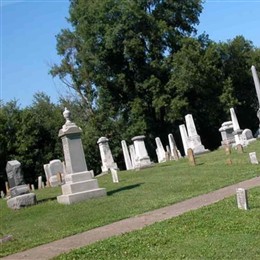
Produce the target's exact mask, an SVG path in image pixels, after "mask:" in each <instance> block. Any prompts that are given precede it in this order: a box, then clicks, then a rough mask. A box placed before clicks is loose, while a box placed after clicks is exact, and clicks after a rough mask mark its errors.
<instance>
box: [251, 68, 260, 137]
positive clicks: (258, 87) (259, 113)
mask: <svg viewBox="0 0 260 260" xmlns="http://www.w3.org/2000/svg"><path fill="white" fill-rule="evenodd" d="M251 71H252V74H253V79H254V84H255V89H256V94H257V99H258V110H257V114H256V115H257V117H258V120H259V122H260V83H259V78H258V75H257V71H256V68H255V66H254V65H253V66H252V67H251ZM255 137H257V138H259V137H260V123H259V127H258V130H257V132H256V134H255Z"/></svg>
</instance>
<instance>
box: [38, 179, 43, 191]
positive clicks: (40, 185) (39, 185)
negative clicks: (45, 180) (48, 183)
mask: <svg viewBox="0 0 260 260" xmlns="http://www.w3.org/2000/svg"><path fill="white" fill-rule="evenodd" d="M41 188H42V176H39V177H38V190H39V189H41Z"/></svg>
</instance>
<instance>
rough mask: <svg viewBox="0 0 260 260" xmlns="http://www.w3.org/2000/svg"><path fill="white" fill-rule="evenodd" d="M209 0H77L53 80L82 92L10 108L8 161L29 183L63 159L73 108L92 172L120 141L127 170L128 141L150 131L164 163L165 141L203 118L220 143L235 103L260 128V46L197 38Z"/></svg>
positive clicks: (205, 132) (3, 116)
mask: <svg viewBox="0 0 260 260" xmlns="http://www.w3.org/2000/svg"><path fill="white" fill-rule="evenodd" d="M202 10H203V5H202V1H199V0H190V1H172V0H164V1H162V0H152V1H151V0H149V1H147V0H131V1H129V0H121V1H117V0H96V1H91V0H72V1H71V4H70V10H69V17H68V21H69V23H70V25H71V27H70V28H69V29H62V30H61V32H60V33H59V34H58V35H57V52H58V54H59V55H60V56H61V58H62V59H61V62H60V63H59V64H54V65H53V66H52V67H51V70H50V74H51V75H52V76H53V77H59V78H60V79H61V80H62V82H63V83H64V85H65V86H66V87H68V88H70V89H72V90H73V91H74V92H75V93H77V95H78V97H77V98H76V99H73V98H71V99H70V98H68V99H61V101H60V102H59V103H58V104H52V103H51V102H50V99H49V97H48V96H46V95H45V94H42V93H38V94H36V95H35V97H34V101H33V103H32V105H31V106H30V107H26V108H24V109H20V108H19V106H17V103H16V102H15V101H12V102H9V103H6V104H2V105H1V110H0V142H1V150H0V153H1V162H0V174H1V176H3V175H4V167H5V164H6V161H7V160H9V159H10V158H14V157H15V158H16V159H18V160H20V161H21V162H22V164H23V169H24V173H25V177H26V179H27V181H28V182H34V181H35V179H36V177H37V176H38V175H42V174H43V168H42V165H43V164H44V163H47V162H48V161H49V160H51V159H53V158H61V157H62V151H61V143H60V140H59V139H58V137H57V133H58V130H59V128H60V127H61V126H62V125H63V123H64V122H63V121H64V120H63V118H62V116H61V115H62V110H63V108H64V106H67V107H68V108H69V109H70V110H71V111H72V115H73V119H74V121H75V122H76V123H77V124H78V125H79V126H80V127H82V128H83V136H82V139H83V144H84V149H85V155H86V161H87V164H88V166H89V168H90V169H93V170H94V171H95V172H96V173H98V172H99V171H100V156H99V151H98V147H97V144H96V141H97V140H98V138H99V137H101V136H106V137H108V138H109V139H110V146H111V150H112V152H113V155H114V157H115V161H117V163H118V164H119V166H120V167H121V169H123V168H124V163H123V155H122V151H121V145H120V141H121V140H126V141H127V142H128V143H130V141H131V138H132V137H133V136H135V135H140V134H144V135H145V136H146V144H147V148H148V151H149V154H150V156H151V157H152V159H153V160H155V159H156V154H155V142H154V139H155V137H157V136H159V137H161V139H162V142H163V144H166V141H167V135H168V134H169V133H173V135H174V137H175V138H176V141H177V145H178V146H179V147H180V148H181V146H182V145H181V140H180V134H179V128H178V126H179V125H180V124H182V123H183V122H184V116H185V115H186V114H188V113H191V114H192V115H193V118H194V120H195V124H196V127H197V130H198V133H199V134H200V136H201V138H202V142H203V144H204V145H205V147H206V148H209V149H215V148H217V147H218V146H219V144H220V134H219V132H218V129H219V127H220V126H221V124H222V123H223V122H224V121H228V120H230V115H229V108H231V107H234V108H235V110H236V113H237V116H238V120H239V123H240V126H241V128H242V129H243V128H250V129H252V131H255V130H256V129H257V128H258V123H259V122H258V119H257V117H256V111H257V109H258V102H257V97H256V92H255V87H254V83H253V78H252V75H251V70H250V68H251V66H252V65H255V66H256V68H257V69H258V68H259V69H260V49H259V48H256V47H255V46H254V45H253V43H252V42H251V41H249V40H247V39H245V38H244V37H243V36H237V37H235V38H234V39H232V40H229V41H227V42H218V43H217V42H214V41H212V40H211V39H210V38H209V36H208V35H206V34H202V35H197V34H196V24H198V23H199V15H200V13H201V12H202Z"/></svg>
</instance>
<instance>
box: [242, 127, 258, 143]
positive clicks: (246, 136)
mask: <svg viewBox="0 0 260 260" xmlns="http://www.w3.org/2000/svg"><path fill="white" fill-rule="evenodd" d="M241 141H242V144H243V146H247V145H248V144H250V143H252V142H254V141H256V138H254V137H253V134H252V131H251V130H250V129H244V130H243V132H242V134H241Z"/></svg>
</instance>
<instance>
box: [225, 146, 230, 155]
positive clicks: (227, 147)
mask: <svg viewBox="0 0 260 260" xmlns="http://www.w3.org/2000/svg"><path fill="white" fill-rule="evenodd" d="M224 147H225V152H226V155H230V154H231V148H230V146H229V145H225V146H224Z"/></svg>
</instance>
